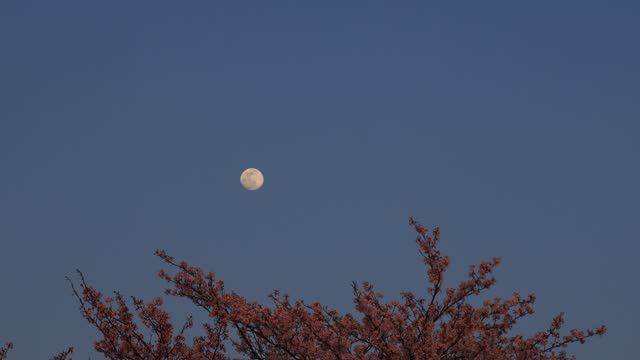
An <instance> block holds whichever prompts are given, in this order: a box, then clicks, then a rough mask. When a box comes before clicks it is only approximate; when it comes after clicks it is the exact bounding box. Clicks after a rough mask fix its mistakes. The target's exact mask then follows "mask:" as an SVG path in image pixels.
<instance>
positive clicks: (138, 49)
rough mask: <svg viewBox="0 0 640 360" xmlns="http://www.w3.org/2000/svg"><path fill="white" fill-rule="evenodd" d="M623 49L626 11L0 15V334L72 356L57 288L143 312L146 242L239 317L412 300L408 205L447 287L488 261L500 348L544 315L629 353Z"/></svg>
mask: <svg viewBox="0 0 640 360" xmlns="http://www.w3.org/2000/svg"><path fill="white" fill-rule="evenodd" d="M639 38H640V5H638V2H637V1H627V2H615V1H607V2H600V1H599V2H595V1H594V2H590V1H562V2H558V1H535V2H528V3H526V4H524V3H523V2H517V4H516V3H514V2H510V1H503V2H492V3H491V4H488V3H486V2H482V4H480V3H479V2H471V1H468V2H446V4H444V2H442V3H439V4H425V2H417V1H416V2H412V1H407V2H402V3H401V4H400V3H397V2H377V1H368V2H349V3H348V4H346V3H344V2H330V1H323V2H314V3H311V2H259V3H258V2H252V3H247V2H225V3H221V2H215V3H214V2H189V3H186V2H180V3H179V4H178V3H177V2H165V1H148V2H143V1H139V2H138V1H137V2H96V1H94V2H85V1H69V2H53V1H46V2H45V1H43V2H30V1H2V2H0V166H1V167H0V244H1V246H0V283H1V284H2V285H1V286H2V288H1V290H0V291H1V294H2V295H1V296H0V341H3V340H12V341H14V343H15V344H16V346H17V349H16V350H15V351H14V352H13V357H12V359H45V358H48V356H50V355H52V354H53V353H55V352H56V351H57V350H60V349H62V348H64V347H65V346H70V345H72V346H75V347H76V349H77V351H76V354H77V358H79V359H85V358H87V357H88V356H92V357H93V358H96V356H95V354H94V353H93V352H92V340H93V339H96V338H97V332H96V331H95V330H94V329H93V328H92V327H91V326H89V324H87V323H86V322H85V321H84V320H83V319H82V318H81V316H80V314H79V312H78V311H77V304H76V302H74V300H73V299H72V297H71V294H70V289H69V286H68V284H67V283H66V281H65V276H67V275H71V276H72V275H73V274H74V270H75V269H76V268H80V269H81V270H82V271H83V272H84V273H85V275H86V276H87V278H88V279H89V281H90V282H91V283H92V284H94V285H95V286H96V287H97V288H99V289H100V290H102V291H104V292H107V293H108V292H110V291H112V290H120V291H122V292H123V293H124V294H126V295H137V296H142V297H144V298H145V299H150V298H151V297H153V296H155V295H157V294H160V292H161V289H163V283H162V282H161V281H160V280H159V279H157V277H156V271H157V270H159V269H160V268H161V263H160V261H159V260H158V259H156V258H155V257H154V256H153V251H154V250H155V249H157V248H164V249H166V250H167V251H168V252H169V253H170V254H173V255H175V256H176V257H178V258H181V259H186V260H189V261H190V262H193V263H195V264H198V265H200V266H202V267H204V268H205V269H206V270H213V271H215V272H216V274H217V275H218V276H220V277H221V278H222V279H223V280H225V281H226V283H227V287H228V288H229V289H232V290H235V291H237V292H239V293H241V294H244V295H246V296H247V297H249V298H250V299H253V300H258V301H266V299H267V295H268V294H269V292H270V291H271V290H272V289H275V288H278V289H281V290H283V291H285V292H288V293H290V294H291V295H292V296H294V297H302V298H304V299H306V300H308V301H315V300H319V301H322V302H326V303H327V304H329V305H333V306H334V307H336V308H337V309H339V310H341V311H351V310H352V304H351V293H350V287H349V283H350V281H352V280H369V281H371V282H373V283H374V284H375V285H376V287H377V289H379V290H380V291H381V292H383V293H385V294H386V295H387V296H388V297H390V298H394V297H395V296H396V295H397V294H398V293H399V292H400V291H402V290H413V291H417V292H418V293H423V291H424V288H425V284H426V282H425V277H424V273H423V266H422V264H421V262H420V258H419V255H418V254H417V253H416V247H415V244H414V243H413V239H414V235H413V233H412V232H411V230H410V229H409V227H408V225H407V218H408V217H409V216H410V215H413V216H416V217H417V218H418V219H420V220H421V221H423V222H424V223H425V225H428V226H431V225H440V226H441V227H442V232H443V243H442V247H443V249H444V251H445V252H446V253H447V254H448V255H450V256H451V258H452V270H451V271H450V276H449V279H450V280H451V281H456V280H459V279H460V278H461V276H462V275H463V274H464V273H465V272H466V270H467V266H468V265H469V264H472V263H477V262H479V261H481V260H483V259H487V258H490V257H492V256H501V257H502V258H503V264H502V265H501V267H500V269H499V270H498V272H497V275H496V276H497V278H498V285H497V287H496V288H495V291H493V292H492V293H490V294H489V295H490V296H494V295H509V294H510V293H511V292H512V291H520V292H522V293H523V294H528V293H531V292H534V293H535V294H536V295H537V296H538V302H537V313H536V314H535V315H534V316H533V317H530V318H529V319H528V320H526V321H524V322H523V323H522V326H521V328H520V329H521V330H522V331H523V332H524V333H526V334H529V333H531V332H533V331H534V330H538V329H540V328H542V327H544V326H546V324H547V323H548V322H549V321H550V319H551V317H552V316H553V315H555V314H556V313H557V312H560V311H565V313H566V318H567V325H568V327H574V326H575V327H589V326H595V325H599V324H602V323H604V324H606V325H607V326H608V327H609V329H610V332H609V333H608V334H607V335H606V337H604V338H602V339H596V340H594V341H591V342H589V343H587V344H586V345H582V346H574V347H571V348H570V350H571V351H572V352H573V353H574V354H576V355H577V356H578V357H579V358H580V359H603V358H611V359H625V358H629V354H637V351H638V350H637V342H638V337H637V336H638V335H637V329H638V324H639V321H640V311H639V310H638V308H637V302H638V298H639V297H640V290H639V289H638V286H637V283H638V279H637V275H638V268H637V266H636V263H637V256H638V250H639V249H640V246H639V245H638V236H637V233H638V229H637V226H638V224H639V222H640V219H639V214H640V190H638V184H640V169H639V166H638V164H639V163H640V162H639V161H638V155H640V143H639V140H638V136H639V135H640V124H639V120H640V102H639V98H640V89H639V84H640V69H639V66H638V64H640V47H639V46H638V39H639ZM247 167H257V168H259V169H261V170H262V172H263V173H264V175H265V179H266V182H265V185H264V187H263V188H262V189H261V190H259V191H257V192H248V191H246V190H244V189H243V188H242V187H241V186H240V183H239V176H240V173H241V171H242V170H243V169H244V168H247ZM449 284H453V283H452V282H450V283H449ZM168 307H169V309H172V311H174V312H175V314H176V315H177V316H178V319H177V320H178V321H182V316H184V315H186V314H187V313H189V312H191V311H192V310H193V311H196V310H195V309H192V308H191V307H189V306H187V305H186V303H185V302H183V301H180V300H170V301H168ZM195 314H199V313H197V312H196V313H195Z"/></svg>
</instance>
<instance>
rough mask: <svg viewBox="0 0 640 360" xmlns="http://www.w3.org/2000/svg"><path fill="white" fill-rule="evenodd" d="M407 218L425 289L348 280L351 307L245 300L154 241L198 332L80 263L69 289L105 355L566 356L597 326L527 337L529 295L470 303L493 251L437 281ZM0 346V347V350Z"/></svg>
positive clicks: (437, 256) (439, 265) (434, 264)
mask: <svg viewBox="0 0 640 360" xmlns="http://www.w3.org/2000/svg"><path fill="white" fill-rule="evenodd" d="M409 222H410V225H411V226H412V227H413V228H414V229H415V231H416V233H417V238H416V244H417V246H418V252H419V253H420V255H421V257H422V260H423V262H424V264H425V265H426V278H427V281H428V284H429V285H428V287H427V289H426V296H424V297H419V296H417V295H415V294H413V293H411V292H405V293H402V294H401V296H400V299H399V300H392V301H384V300H383V296H382V294H380V293H378V292H377V291H376V290H375V289H374V287H373V285H371V284H369V283H367V282H363V283H355V282H354V283H353V284H352V289H353V302H354V305H355V310H356V313H355V314H353V315H352V314H349V313H347V314H340V313H339V312H338V311H336V310H334V309H332V308H329V307H327V306H325V305H322V304H320V303H317V302H313V303H306V302H304V301H302V300H297V301H292V300H291V299H290V298H289V296H287V295H282V294H280V293H279V292H278V291H274V292H273V293H272V294H271V295H270V299H271V301H272V305H271V306H265V305H262V304H259V303H257V302H252V301H249V300H247V299H246V298H244V297H243V296H241V295H239V294H237V293H235V292H233V291H228V290H227V289H226V288H225V284H224V282H223V281H222V280H219V279H217V278H216V276H215V274H214V273H211V272H209V273H205V272H204V271H203V270H202V269H201V268H199V267H197V266H194V265H191V264H189V263H187V262H184V261H176V260H175V259H174V258H173V257H172V256H169V255H168V254H166V253H165V252H164V251H162V250H158V251H157V252H156V255H157V256H158V257H160V258H161V259H162V260H163V261H164V262H165V264H166V265H167V267H168V269H169V270H168V271H167V270H161V271H160V272H159V276H160V278H162V279H163V280H164V281H166V283H167V285H168V287H167V289H166V295H169V296H175V297H179V298H184V299H186V300H188V301H189V302H191V303H192V304H193V305H195V307H196V308H198V309H200V310H201V311H202V312H203V314H205V315H206V316H207V321H206V322H205V323H204V325H203V331H202V333H201V334H200V335H194V336H191V337H189V338H187V335H186V332H187V330H188V329H190V328H192V327H193V326H194V322H193V320H192V318H188V319H186V321H184V322H183V323H182V324H181V325H180V326H178V327H176V326H174V325H173V322H172V321H171V318H170V316H169V313H168V312H167V311H165V310H163V309H162V303H163V300H162V298H161V297H157V298H155V299H152V300H151V301H148V302H145V301H143V300H142V299H138V298H132V299H131V300H130V301H127V299H126V298H125V297H124V296H123V295H122V294H120V293H117V292H116V293H115V295H114V296H112V297H105V296H103V295H102V294H101V293H100V292H98V291H97V290H96V289H95V288H93V287H92V286H90V285H89V284H88V283H87V282H86V280H85V278H84V277H83V276H82V274H81V273H80V272H79V277H80V280H79V281H80V282H79V284H78V285H74V284H73V283H72V290H73V294H74V295H75V297H76V298H77V300H78V301H79V304H80V311H81V313H82V315H83V316H84V318H85V319H86V320H87V321H89V322H90V323H91V324H92V325H93V326H94V327H95V328H96V329H97V330H98V332H99V333H100V338H99V340H98V341H97V342H96V343H95V350H96V351H97V352H98V353H101V354H102V355H104V357H106V358H108V359H132V360H134V359H135V360H160V359H162V360H179V359H180V360H182V359H184V360H204V359H211V360H223V359H231V358H232V357H231V355H230V354H229V352H230V350H231V348H233V349H234V351H235V352H236V353H238V354H241V355H242V358H249V359H265V360H267V359H268V360H279V359H283V360H284V359H299V360H303V359H323V360H325V359H326V360H329V359H344V360H356V359H362V360H364V359H408V360H409V359H427V360H432V359H463V360H464V359H477V360H485V359H486V360H488V359H491V360H506V359H510V360H511V359H518V360H519V359H532V360H539V359H571V358H573V357H570V356H569V355H568V354H567V352H566V350H565V348H566V347H567V345H569V344H572V343H584V342H585V341H586V340H587V339H588V338H590V337H593V336H595V335H600V336H601V335H603V334H604V333H605V332H606V328H605V327H604V326H599V327H596V328H593V329H587V330H578V329H572V330H570V331H569V332H568V333H565V334H564V335H563V334H561V331H560V330H561V327H562V325H563V322H564V319H563V314H562V313H560V314H559V315H557V316H556V317H554V318H553V319H552V321H551V322H550V324H549V326H548V327H547V328H546V329H543V330H541V331H538V332H536V333H535V334H534V335H533V336H531V337H525V336H523V335H519V334H512V330H513V327H514V325H515V324H516V323H518V322H519V321H520V320H521V319H522V318H523V317H525V316H527V315H531V314H533V312H534V308H533V304H534V302H535V297H534V296H533V295H529V296H521V295H520V294H518V293H514V294H513V295H512V296H511V297H509V298H504V299H503V298H499V297H495V298H492V299H486V300H484V301H483V303H482V305H481V306H473V305H471V303H470V300H471V299H472V298H473V297H475V296H478V295H480V294H481V293H484V292H486V291H487V290H489V289H490V288H491V287H492V286H493V285H494V284H495V283H496V280H495V278H494V277H493V272H494V269H495V268H496V267H497V266H498V265H499V264H500V259H499V258H493V259H491V260H489V261H483V262H481V263H480V264H479V265H477V266H473V265H472V266H470V268H469V272H468V278H467V279H466V280H464V281H461V282H460V283H459V284H457V286H454V287H445V282H444V274H445V272H446V270H447V268H448V266H449V258H448V257H447V256H445V255H443V254H442V253H441V252H440V250H439V249H438V243H439V241H440V229H439V228H437V227H435V228H433V229H431V230H428V229H427V228H425V227H424V226H422V225H421V224H419V223H418V222H417V221H415V220H414V219H413V218H411V219H410V221H409ZM5 351H6V350H5ZM69 354H70V350H69V352H67V353H62V354H60V355H58V356H59V357H57V358H56V359H58V360H64V359H67V358H68V356H69ZM4 355H5V353H3V352H0V360H1V359H3V356H4Z"/></svg>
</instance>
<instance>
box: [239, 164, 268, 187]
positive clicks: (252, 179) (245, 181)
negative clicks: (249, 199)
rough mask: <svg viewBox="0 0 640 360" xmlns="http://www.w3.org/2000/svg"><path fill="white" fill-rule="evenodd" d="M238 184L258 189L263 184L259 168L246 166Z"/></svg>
mask: <svg viewBox="0 0 640 360" xmlns="http://www.w3.org/2000/svg"><path fill="white" fill-rule="evenodd" d="M240 184H242V186H244V188H245V189H247V190H250V191H253V190H258V189H260V188H261V187H262V184H264V176H262V173H261V172H260V170H258V169H254V168H248V169H247V170H245V171H243V172H242V175H240Z"/></svg>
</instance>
